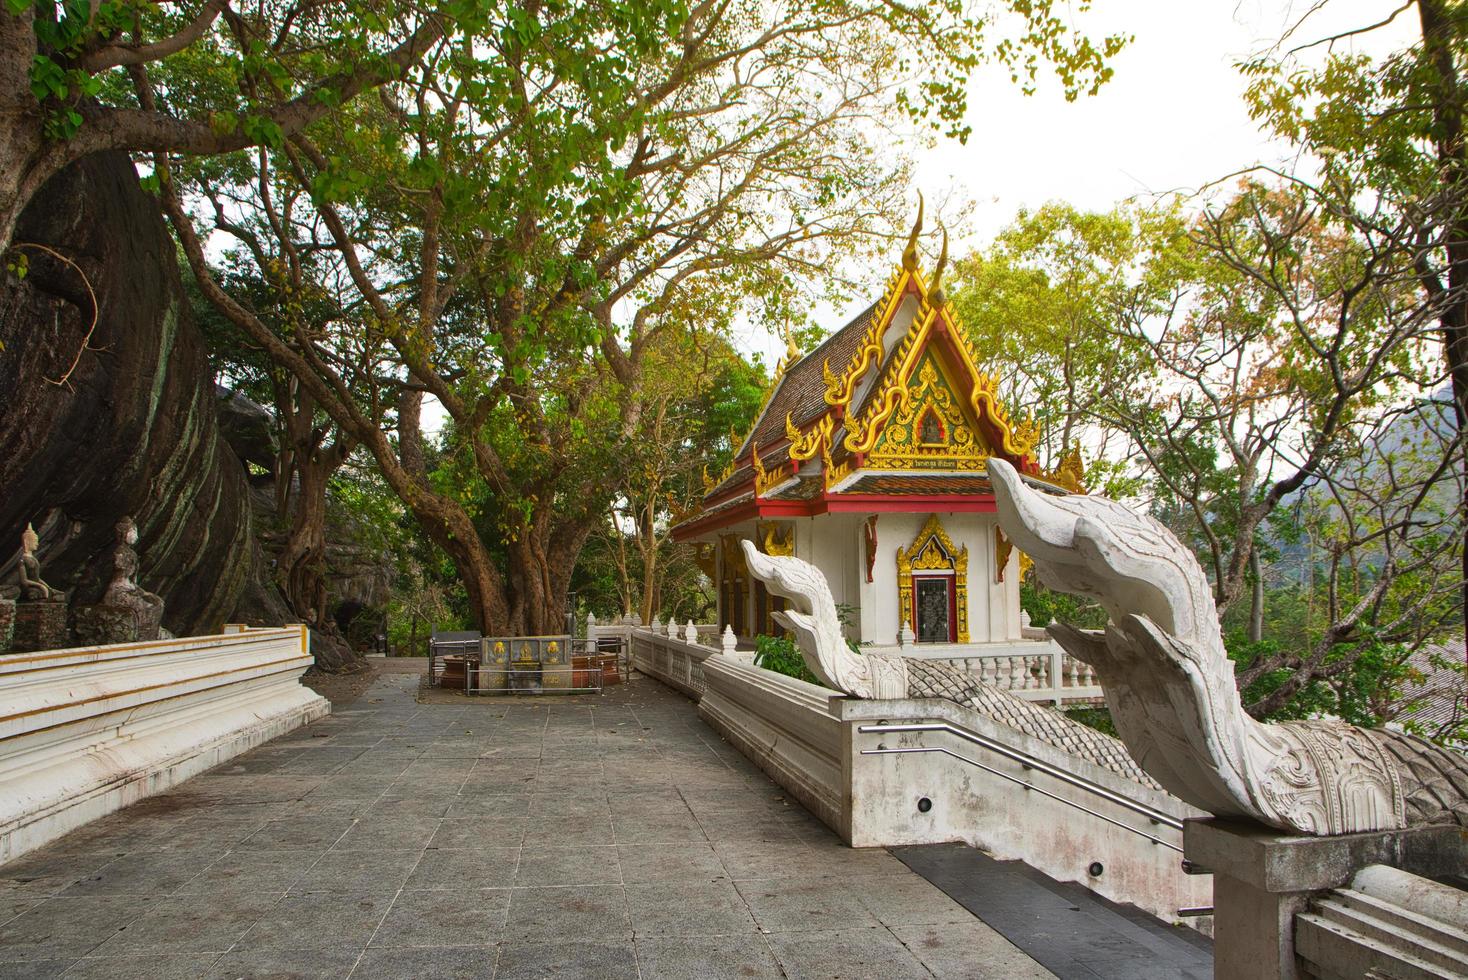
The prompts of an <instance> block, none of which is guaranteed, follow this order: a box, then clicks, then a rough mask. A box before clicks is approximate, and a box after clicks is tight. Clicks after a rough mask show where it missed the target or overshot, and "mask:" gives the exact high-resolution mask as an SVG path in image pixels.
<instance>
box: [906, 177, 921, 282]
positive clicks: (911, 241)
mask: <svg viewBox="0 0 1468 980" xmlns="http://www.w3.org/2000/svg"><path fill="white" fill-rule="evenodd" d="M922 233H923V192H922V191H918V213H917V220H916V221H914V222H913V223H912V231H911V232H909V233H908V236H907V248H905V249H903V250H902V267H903V268H904V269H906V270H907V271H908V272H916V271H917V267H918V246H917V243H918V236H919V235H921V234H922Z"/></svg>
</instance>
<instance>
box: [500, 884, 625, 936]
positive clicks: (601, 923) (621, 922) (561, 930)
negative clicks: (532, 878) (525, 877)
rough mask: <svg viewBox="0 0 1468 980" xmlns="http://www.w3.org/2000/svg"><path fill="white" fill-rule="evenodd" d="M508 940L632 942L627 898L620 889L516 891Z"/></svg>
mask: <svg viewBox="0 0 1468 980" xmlns="http://www.w3.org/2000/svg"><path fill="white" fill-rule="evenodd" d="M505 936H506V937H507V938H509V939H522V940H535V941H540V942H545V941H550V940H556V939H566V938H571V937H575V938H579V939H621V940H630V939H631V938H632V926H631V924H630V922H629V921H628V918H627V898H626V894H625V893H624V892H623V890H622V887H621V886H620V885H570V886H564V887H555V888H516V889H515V890H514V892H513V893H512V894H511V896H510V912H509V916H508V918H507V920H506V922H505Z"/></svg>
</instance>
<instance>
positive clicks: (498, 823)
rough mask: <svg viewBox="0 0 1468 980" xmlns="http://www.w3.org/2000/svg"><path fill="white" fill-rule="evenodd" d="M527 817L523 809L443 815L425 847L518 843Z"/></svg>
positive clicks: (517, 844) (492, 845) (510, 844)
mask: <svg viewBox="0 0 1468 980" xmlns="http://www.w3.org/2000/svg"><path fill="white" fill-rule="evenodd" d="M528 820H529V818H528V817H526V815H525V814H524V813H519V814H513V815H511V816H506V817H498V816H494V817H486V816H478V815H476V816H464V817H455V816H450V817H445V818H444V819H443V821H442V822H441V823H440V824H439V826H438V830H437V832H435V833H434V835H433V839H432V841H430V842H429V844H428V846H429V847H436V848H445V849H447V848H459V847H519V846H520V838H521V837H523V836H524V834H525V827H526V824H527V823H528Z"/></svg>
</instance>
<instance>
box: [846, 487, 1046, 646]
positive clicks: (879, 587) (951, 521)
mask: <svg viewBox="0 0 1468 980" xmlns="http://www.w3.org/2000/svg"><path fill="white" fill-rule="evenodd" d="M817 520H819V518H818V519H817ZM861 520H865V515H862V516H861ZM927 520H928V514H927V513H915V514H882V515H881V516H880V517H878V518H877V560H876V562H875V564H874V565H873V567H872V582H871V583H870V584H868V583H867V581H866V574H865V572H866V564H865V556H864V554H862V553H861V552H860V551H858V555H857V567H858V569H859V571H860V580H859V581H860V584H859V595H860V597H861V603H860V605H861V638H862V640H863V641H866V642H871V643H876V644H879V645H883V646H885V645H888V644H892V643H895V642H897V631H898V629H900V628H901V625H902V618H901V613H900V610H899V609H898V608H897V605H898V603H897V550H898V549H899V548H904V549H905V548H908V547H911V545H912V542H913V539H914V538H916V537H917V535H918V532H919V531H921V530H922V528H923V525H924V524H925V523H927ZM938 520H939V521H941V522H942V524H943V530H944V531H946V532H947V533H948V536H949V537H950V538H952V539H953V544H954V547H956V548H963V547H965V546H967V548H968V625H969V642H971V643H1006V642H1011V641H1014V640H1018V639H1020V617H1019V585H1018V583H1017V582H1015V581H1014V579H1015V572H1016V566H1015V565H1014V564H1013V563H1014V562H1015V561H1016V559H1015V558H1013V557H1011V559H1010V561H1011V567H1010V570H1009V571H1007V572H1006V573H1005V580H1006V581H1005V582H1003V583H995V581H994V524H995V518H994V515H993V514H967V513H965V514H954V513H942V512H940V513H939V514H938ZM860 523H861V521H860V520H859V521H857V527H856V533H857V540H858V542H860V534H861V527H860ZM822 571H825V569H822ZM838 601H839V600H838Z"/></svg>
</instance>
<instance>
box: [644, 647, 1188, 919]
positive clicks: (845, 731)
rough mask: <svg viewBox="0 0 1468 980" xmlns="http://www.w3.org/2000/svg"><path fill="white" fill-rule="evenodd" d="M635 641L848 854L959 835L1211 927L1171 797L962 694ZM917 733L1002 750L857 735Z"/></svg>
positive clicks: (1118, 897) (925, 738)
mask: <svg viewBox="0 0 1468 980" xmlns="http://www.w3.org/2000/svg"><path fill="white" fill-rule="evenodd" d="M631 633H632V649H633V651H634V657H633V664H634V666H636V667H637V669H638V670H641V671H643V672H644V673H650V674H651V675H652V676H654V677H658V678H659V679H661V680H664V681H665V682H667V683H669V684H671V685H672V686H673V687H675V688H677V689H678V690H680V691H683V692H684V693H685V694H688V695H689V696H690V697H693V698H694V699H695V700H698V702H699V706H698V712H699V715H700V716H701V717H702V718H703V719H704V720H705V721H707V722H708V723H709V724H710V725H711V726H712V727H713V728H714V729H715V730H717V731H718V732H719V733H720V734H721V735H723V736H724V737H725V738H726V739H728V740H729V742H730V743H732V744H733V745H734V746H735V747H737V748H738V749H739V750H740V751H741V752H743V753H744V754H745V755H746V756H747V757H748V758H749V759H750V760H752V761H753V762H754V763H755V764H756V765H758V766H759V767H760V768H761V769H763V770H764V771H765V772H766V773H768V774H769V775H770V777H771V778H773V779H774V780H775V781H776V782H778V783H779V784H780V785H781V786H783V787H784V788H785V790H786V791H787V792H788V793H789V794H790V795H791V796H793V797H794V798H795V799H798V800H800V802H801V803H803V804H804V805H805V806H806V808H807V809H809V810H810V811H811V812H812V813H814V814H815V815H816V816H817V817H819V818H820V819H821V820H822V821H823V822H824V823H825V824H826V825H827V826H829V827H830V828H831V829H832V830H834V831H835V832H836V833H838V834H840V835H841V837H842V838H843V839H844V840H845V841H846V842H847V843H849V844H851V845H852V846H853V847H884V846H895V845H901V844H931V843H944V842H949V841H962V842H964V843H967V844H970V845H972V846H974V847H977V848H980V849H981V850H983V851H985V852H987V853H989V854H992V855H994V856H995V857H997V858H1000V859H1001V860H1021V861H1024V862H1025V863H1026V864H1028V865H1030V866H1031V867H1033V868H1037V869H1039V870H1040V871H1043V872H1045V873H1046V874H1048V875H1050V876H1051V877H1053V878H1056V879H1058V880H1061V881H1076V882H1080V883H1081V884H1083V885H1085V886H1086V887H1088V888H1090V889H1092V890H1093V891H1095V892H1097V893H1099V894H1101V895H1104V896H1106V897H1107V898H1110V899H1113V900H1114V901H1118V902H1130V903H1132V904H1135V905H1137V906H1139V907H1141V908H1144V909H1146V910H1147V911H1149V912H1151V913H1153V914H1154V915H1157V916H1158V917H1160V918H1163V919H1166V920H1169V921H1183V922H1185V923H1186V924H1188V925H1192V926H1195V927H1200V928H1203V929H1204V930H1205V931H1206V930H1207V929H1208V928H1209V921H1208V920H1207V919H1206V918H1203V919H1199V918H1197V917H1188V918H1187V919H1181V918H1180V917H1179V916H1178V915H1177V913H1178V910H1180V909H1196V908H1203V907H1207V906H1210V905H1211V904H1212V894H1213V887H1212V879H1211V878H1209V877H1207V876H1201V875H1188V874H1185V873H1184V872H1183V870H1182V856H1183V855H1182V830H1181V829H1180V828H1178V827H1173V826H1169V825H1168V821H1175V822H1180V821H1182V820H1184V819H1186V818H1188V817H1193V816H1198V815H1199V814H1198V811H1196V810H1193V809H1192V808H1190V807H1188V806H1186V805H1185V804H1184V803H1182V802H1181V801H1180V800H1178V799H1176V798H1174V797H1172V796H1170V795H1168V794H1167V793H1164V792H1161V791H1159V790H1154V789H1150V788H1148V787H1146V786H1142V785H1140V784H1138V783H1136V782H1133V781H1132V780H1130V779H1126V778H1124V777H1122V776H1119V775H1117V774H1115V773H1113V772H1111V771H1110V770H1108V769H1104V768H1102V767H1100V766H1097V765H1094V764H1092V763H1090V762H1087V761H1086V760H1084V759H1081V758H1079V757H1077V756H1073V755H1071V754H1069V753H1067V752H1065V751H1064V750H1062V749H1059V748H1057V747H1055V746H1053V745H1051V744H1050V743H1048V742H1044V741H1041V740H1040V739H1037V738H1034V737H1032V736H1029V735H1026V734H1024V733H1022V732H1018V731H1015V730H1014V729H1012V728H1010V727H1009V726H1007V725H1002V724H1000V723H998V722H995V721H993V720H991V719H990V718H988V717H986V716H984V715H981V714H979V713H978V712H976V711H974V710H972V709H970V708H966V707H964V706H962V705H959V704H956V703H954V702H952V701H944V700H909V699H902V700H887V701H864V700H860V699H856V698H848V697H846V696H844V695H842V694H838V693H837V692H835V691H831V690H829V689H827V688H824V687H820V686H819V685H815V684H808V683H806V682H804V681H800V680H796V679H795V678H792V677H787V676H785V675H784V674H777V673H775V672H774V671H769V670H764V669H763V668H760V667H756V666H754V664H753V662H752V658H751V657H750V656H749V655H748V654H744V653H740V654H734V655H730V654H726V653H720V652H717V651H715V650H713V649H710V648H708V647H703V646H698V645H691V644H687V643H683V642H681V641H676V640H669V639H668V638H667V637H665V636H661V635H658V634H653V633H651V632H649V631H647V630H644V629H632V630H631ZM922 724H947V725H951V726H953V727H955V728H958V729H960V730H962V731H964V732H968V733H972V734H974V735H976V736H978V737H980V738H981V739H988V740H991V741H992V742H994V743H997V744H998V745H999V746H1000V749H1001V750H1003V751H1001V750H996V749H992V748H987V747H985V746H983V745H977V744H974V743H972V742H970V741H967V740H965V739H963V738H962V737H961V736H958V735H955V734H953V733H951V732H944V731H924V732H906V733H885V734H883V733H876V732H862V731H860V729H861V727H862V726H864V725H866V726H870V725H922ZM863 750H874V751H872V753H871V754H863ZM892 750H900V751H892ZM1006 751H1007V752H1009V753H1014V754H1017V755H1018V756H1020V758H1019V759H1015V758H1012V757H1010V756H1009V755H1006V754H1005V753H1006ZM1026 759H1028V760H1030V761H1031V762H1032V763H1033V765H1030V766H1027V765H1026V763H1025V760H1026ZM975 763H978V765H975ZM1041 766H1051V767H1054V768H1055V769H1057V770H1060V771H1061V772H1062V773H1064V774H1066V775H1068V776H1070V777H1073V779H1074V782H1073V781H1067V780H1066V779H1063V778H1057V777H1056V776H1054V775H1051V774H1048V773H1046V772H1045V771H1044V770H1043V769H1042V768H1040V767H1041ZM985 767H987V768H985ZM1075 782H1080V783H1082V784H1089V786H1090V787H1093V788H1094V789H1093V788H1086V786H1085V785H1075ZM1097 789H1099V790H1100V791H1101V792H1096V791H1095V790H1097ZM1107 794H1110V797H1108V795H1107ZM923 800H926V801H928V806H927V808H926V809H924V808H922V807H921V806H920V802H921V801H923ZM1139 810H1140V811H1141V812H1138V811H1139ZM1149 814H1150V815H1149ZM1153 816H1159V817H1161V818H1162V821H1154V819H1153ZM1095 863H1099V864H1100V865H1101V873H1100V874H1099V875H1097V874H1093V873H1092V870H1093V869H1092V865H1093V864H1095Z"/></svg>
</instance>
